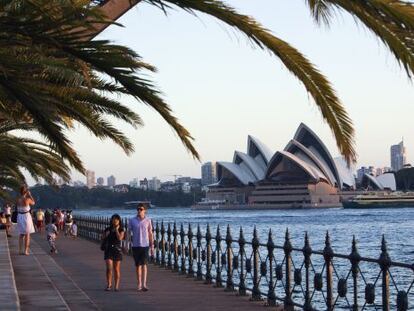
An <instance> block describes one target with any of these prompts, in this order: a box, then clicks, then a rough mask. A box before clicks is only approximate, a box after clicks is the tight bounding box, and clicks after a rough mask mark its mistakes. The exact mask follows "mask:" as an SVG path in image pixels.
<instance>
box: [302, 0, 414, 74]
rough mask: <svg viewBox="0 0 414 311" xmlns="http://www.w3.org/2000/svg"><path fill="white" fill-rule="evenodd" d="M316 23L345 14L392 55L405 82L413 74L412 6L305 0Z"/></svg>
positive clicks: (385, 0) (383, 0) (370, 0)
mask: <svg viewBox="0 0 414 311" xmlns="http://www.w3.org/2000/svg"><path fill="white" fill-rule="evenodd" d="M305 1H306V2H307V4H308V6H309V8H310V9H311V12H312V14H313V16H314V17H315V19H316V21H320V20H323V21H324V22H326V23H327V24H329V23H330V22H331V17H332V12H333V11H334V10H337V11H345V12H347V13H349V14H351V16H353V17H354V18H355V19H356V20H357V21H358V22H360V23H362V24H363V25H365V26H366V27H367V28H368V29H369V30H370V31H371V32H373V33H374V34H375V35H376V37H377V38H378V39H379V40H381V41H382V42H383V43H384V44H385V46H386V47H387V48H388V49H389V50H390V51H391V53H392V54H393V55H394V57H395V59H396V60H397V62H398V63H399V64H400V65H401V66H402V67H403V68H404V69H405V72H406V74H407V75H408V77H409V78H411V76H412V75H413V74H414V4H413V3H410V2H407V1H400V0H305Z"/></svg>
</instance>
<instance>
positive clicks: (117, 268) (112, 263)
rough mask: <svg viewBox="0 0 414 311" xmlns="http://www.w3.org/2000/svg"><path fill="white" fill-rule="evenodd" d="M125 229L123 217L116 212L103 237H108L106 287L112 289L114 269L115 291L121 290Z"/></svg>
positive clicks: (106, 246)
mask: <svg viewBox="0 0 414 311" xmlns="http://www.w3.org/2000/svg"><path fill="white" fill-rule="evenodd" d="M124 235H125V230H124V227H123V226H122V221H121V217H120V216H119V215H118V214H114V215H112V217H111V225H110V226H109V227H108V228H106V229H105V231H104V233H103V235H102V239H106V244H105V250H104V251H105V253H104V259H105V262H106V284H107V286H106V289H105V290H107V291H110V290H111V289H112V271H114V279H115V291H118V290H119V281H120V279H121V261H122V247H121V241H122V240H123V239H124Z"/></svg>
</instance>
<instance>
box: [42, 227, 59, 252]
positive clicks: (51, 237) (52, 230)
mask: <svg viewBox="0 0 414 311" xmlns="http://www.w3.org/2000/svg"><path fill="white" fill-rule="evenodd" d="M45 230H46V233H47V234H46V239H47V242H48V243H49V246H50V253H52V254H57V252H58V251H57V248H56V238H57V235H58V228H57V227H56V225H55V224H54V223H52V222H51V221H49V223H48V224H47V225H46V228H45Z"/></svg>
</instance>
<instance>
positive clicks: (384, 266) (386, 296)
mask: <svg viewBox="0 0 414 311" xmlns="http://www.w3.org/2000/svg"><path fill="white" fill-rule="evenodd" d="M378 262H379V265H380V267H381V272H382V310H383V311H389V310H390V272H389V267H390V266H391V258H390V256H389V254H388V251H387V242H386V241H385V236H384V235H383V236H382V241H381V255H380V258H379V261H378Z"/></svg>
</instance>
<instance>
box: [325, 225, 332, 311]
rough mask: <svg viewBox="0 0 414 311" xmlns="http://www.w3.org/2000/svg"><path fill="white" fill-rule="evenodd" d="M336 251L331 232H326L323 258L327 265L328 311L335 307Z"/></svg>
mask: <svg viewBox="0 0 414 311" xmlns="http://www.w3.org/2000/svg"><path fill="white" fill-rule="evenodd" d="M333 255H334V252H333V250H332V247H331V240H330V237H329V232H328V231H327V232H326V236H325V248H324V250H323V258H324V260H325V266H326V307H327V310H328V311H332V310H333V307H334V300H333V267H332V258H333Z"/></svg>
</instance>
